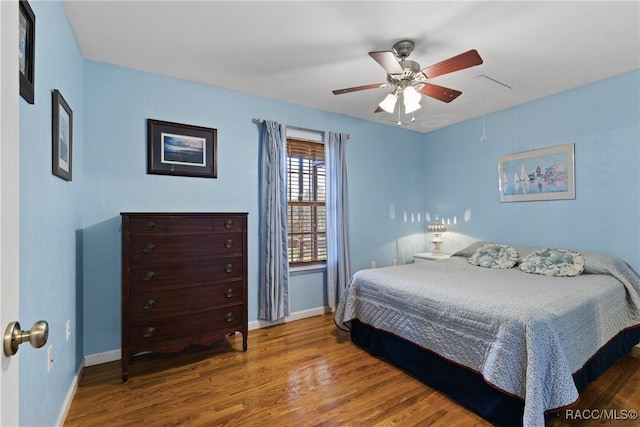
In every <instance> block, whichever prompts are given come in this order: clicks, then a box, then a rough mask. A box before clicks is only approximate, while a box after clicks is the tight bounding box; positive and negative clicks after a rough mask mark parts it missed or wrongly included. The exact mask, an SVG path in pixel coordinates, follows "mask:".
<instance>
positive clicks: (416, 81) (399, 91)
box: [333, 40, 483, 125]
mask: <svg viewBox="0 0 640 427" xmlns="http://www.w3.org/2000/svg"><path fill="white" fill-rule="evenodd" d="M414 47H415V44H414V43H413V42H412V41H411V40H401V41H399V42H397V43H395V44H394V45H393V48H392V51H377V52H369V56H371V57H372V58H373V59H374V60H375V61H376V62H377V63H378V64H380V65H381V66H382V68H384V69H385V71H386V72H387V83H374V84H370V85H364V86H356V87H350V88H346V89H337V90H334V91H333V94H334V95H341V94H343V93H350V92H357V91H360V90H367V89H378V88H381V87H393V90H392V91H391V92H390V93H389V94H388V95H387V96H386V97H385V99H383V100H382V102H381V103H380V104H379V105H378V108H376V110H375V111H374V112H376V113H379V112H381V111H387V112H389V113H393V111H394V109H395V106H396V103H397V102H398V99H399V98H402V100H403V104H404V110H405V114H409V113H412V112H414V111H416V110H418V109H419V108H421V106H420V100H421V98H422V97H421V94H422V95H426V96H430V97H431V98H435V99H438V100H440V101H443V102H451V101H453V100H454V99H456V98H457V97H458V96H460V95H461V94H462V92H460V91H458V90H455V89H449V88H446V87H442V86H438V85H434V84H432V83H428V82H427V80H428V79H431V78H433V77H437V76H441V75H443V74H448V73H452V72H454V71H459V70H463V69H465V68H469V67H474V66H476V65H480V64H482V62H483V61H482V58H481V57H480V55H479V54H478V51H476V50H475V49H472V50H470V51H467V52H464V53H461V54H460V55H457V56H454V57H451V58H449V59H446V60H444V61H442V62H439V63H437V64H434V65H431V66H429V67H426V68H423V69H422V70H421V69H420V64H418V63H417V62H416V61H412V60H410V59H407V58H408V57H409V55H410V54H411V52H413V49H414ZM399 115H400V108H398V116H399ZM413 120H415V119H413ZM400 124H401V123H400V121H398V125H400Z"/></svg>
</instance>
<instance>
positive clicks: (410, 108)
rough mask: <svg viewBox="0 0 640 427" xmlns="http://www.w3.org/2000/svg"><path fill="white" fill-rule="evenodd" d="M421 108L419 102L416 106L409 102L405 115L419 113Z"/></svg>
mask: <svg viewBox="0 0 640 427" xmlns="http://www.w3.org/2000/svg"><path fill="white" fill-rule="evenodd" d="M420 108H422V105H420V104H419V103H417V102H416V103H415V104H409V103H408V102H405V103H404V113H405V114H410V113H413V112H414V111H418V110H419V109H420Z"/></svg>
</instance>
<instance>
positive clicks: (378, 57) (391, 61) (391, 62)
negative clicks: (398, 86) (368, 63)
mask: <svg viewBox="0 0 640 427" xmlns="http://www.w3.org/2000/svg"><path fill="white" fill-rule="evenodd" d="M369 56H370V57H372V58H373V59H374V60H375V61H376V62H377V63H378V64H380V65H382V68H384V70H385V71H386V72H387V74H402V73H404V70H403V69H402V67H401V66H400V63H399V62H398V58H396V55H395V54H394V53H393V52H389V51H378V52H369Z"/></svg>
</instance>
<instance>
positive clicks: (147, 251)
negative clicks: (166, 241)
mask: <svg viewBox="0 0 640 427" xmlns="http://www.w3.org/2000/svg"><path fill="white" fill-rule="evenodd" d="M154 248H155V245H154V244H153V243H147V246H145V247H144V248H142V252H144V253H145V254H150V253H151V251H153V249H154Z"/></svg>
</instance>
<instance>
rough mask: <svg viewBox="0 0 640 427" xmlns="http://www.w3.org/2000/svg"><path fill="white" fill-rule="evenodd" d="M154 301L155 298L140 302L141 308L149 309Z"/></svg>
mask: <svg viewBox="0 0 640 427" xmlns="http://www.w3.org/2000/svg"><path fill="white" fill-rule="evenodd" d="M155 303H156V300H154V299H148V300H146V301H145V302H143V303H142V308H143V309H145V310H150V309H151V307H153V305H154V304H155Z"/></svg>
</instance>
